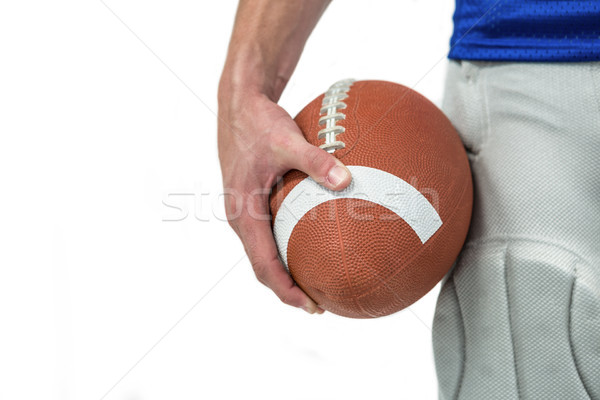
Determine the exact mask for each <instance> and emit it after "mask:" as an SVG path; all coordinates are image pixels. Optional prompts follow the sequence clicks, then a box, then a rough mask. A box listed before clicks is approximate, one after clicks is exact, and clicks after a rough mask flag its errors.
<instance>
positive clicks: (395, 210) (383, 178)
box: [270, 80, 473, 318]
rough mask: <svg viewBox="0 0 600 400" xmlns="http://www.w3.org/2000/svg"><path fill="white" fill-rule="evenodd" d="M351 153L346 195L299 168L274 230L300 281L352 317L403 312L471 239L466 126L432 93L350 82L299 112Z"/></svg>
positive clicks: (321, 142) (285, 190) (275, 208)
mask: <svg viewBox="0 0 600 400" xmlns="http://www.w3.org/2000/svg"><path fill="white" fill-rule="evenodd" d="M295 121H296V123H297V124H298V126H299V127H300V129H301V130H302V132H303V134H304V136H305V137H306V140H308V142H310V143H311V144H313V145H315V146H320V147H321V148H323V149H324V150H325V151H329V152H330V153H332V154H333V155H334V156H335V157H337V158H338V159H340V160H341V161H342V162H343V163H344V164H345V165H346V166H347V167H348V168H349V169H350V171H351V172H352V183H351V184H350V185H349V186H348V187H347V188H346V189H344V190H342V191H340V192H334V191H331V190H328V189H325V188H323V187H322V186H320V185H318V184H317V183H316V182H314V181H313V180H312V179H311V178H309V177H307V175H306V174H304V173H302V172H300V171H297V170H292V171H290V172H288V173H287V174H286V175H285V176H284V177H283V179H282V180H281V182H280V183H279V184H278V185H277V186H276V187H275V188H274V190H273V192H272V194H271V199H270V206H271V214H272V217H273V233H274V236H275V240H276V242H277V247H278V249H279V254H280V256H281V259H282V261H283V263H284V265H285V266H286V267H287V268H288V270H289V272H290V274H291V276H292V278H293V279H294V281H295V282H296V283H297V285H298V286H300V287H301V288H302V290H304V291H305V292H306V293H307V294H308V295H309V296H310V297H311V298H312V299H313V300H315V302H316V303H317V304H319V306H320V307H322V308H323V309H325V310H328V311H331V312H333V313H335V314H339V315H342V316H346V317H352V318H373V317H380V316H384V315H388V314H391V313H394V312H396V311H399V310H401V309H403V308H405V307H407V306H409V305H410V304H412V303H413V302H415V301H416V300H418V299H419V298H421V297H422V296H423V295H425V294H426V293H427V292H428V291H429V290H431V289H432V288H433V287H434V286H435V285H436V283H438V282H439V281H440V280H441V279H442V277H443V276H444V275H445V274H446V273H447V272H448V270H449V269H450V267H451V266H452V264H453V263H454V261H455V260H456V258H457V256H458V254H459V252H460V250H461V247H462V245H463V243H464V240H465V237H466V234H467V230H468V228H469V222H470V218H471V208H472V198H473V188H472V182H471V172H470V169H469V162H468V159H467V155H466V153H465V150H464V148H463V145H462V143H461V141H460V139H459V137H458V134H457V132H456V131H455V129H454V128H453V126H452V124H451V123H450V121H449V120H448V118H446V116H445V115H444V114H443V113H442V112H441V111H440V110H439V109H438V108H437V107H436V106H435V105H434V104H433V103H431V102H430V101H429V100H427V99H426V98H425V97H423V96H422V95H420V94H419V93H417V92H415V91H414V90H412V89H409V88H407V87H405V86H402V85H399V84H396V83H391V82H383V81H352V80H345V81H340V82H338V83H336V84H334V85H333V86H331V87H330V89H329V90H328V91H327V92H326V93H324V94H323V95H321V96H319V97H317V98H316V99H315V100H313V101H312V102H311V103H310V104H308V105H307V106H306V107H305V108H304V109H303V110H302V111H301V112H300V113H299V114H298V116H297V117H296V118H295Z"/></svg>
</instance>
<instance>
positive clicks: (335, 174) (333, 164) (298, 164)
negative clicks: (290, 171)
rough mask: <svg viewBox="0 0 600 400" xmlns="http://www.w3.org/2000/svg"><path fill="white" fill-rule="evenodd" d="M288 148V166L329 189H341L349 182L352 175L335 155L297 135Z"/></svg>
mask: <svg viewBox="0 0 600 400" xmlns="http://www.w3.org/2000/svg"><path fill="white" fill-rule="evenodd" d="M294 142H295V143H293V144H292V146H290V147H289V149H288V151H289V152H288V160H287V161H288V162H287V164H288V166H289V167H290V168H294V169H298V170H300V171H302V172H304V173H306V174H307V175H309V176H310V177H311V178H312V179H313V180H315V181H316V182H317V183H319V184H321V185H323V186H325V187H326V188H328V189H331V190H342V189H344V188H345V187H346V186H348V185H349V184H350V181H351V180H352V175H351V174H350V171H349V170H348V168H346V166H345V165H344V164H343V163H342V162H341V161H340V160H338V159H337V158H336V157H335V156H333V155H331V154H329V153H328V152H326V151H325V150H323V149H321V148H319V147H316V146H313V145H311V144H310V143H308V142H307V141H306V140H305V139H304V138H303V137H299V138H298V139H297V140H295V141H294Z"/></svg>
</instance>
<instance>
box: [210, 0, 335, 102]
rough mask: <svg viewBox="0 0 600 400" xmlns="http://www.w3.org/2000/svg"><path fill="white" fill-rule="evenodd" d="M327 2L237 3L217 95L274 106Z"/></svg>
mask: <svg viewBox="0 0 600 400" xmlns="http://www.w3.org/2000/svg"><path fill="white" fill-rule="evenodd" d="M329 2H330V0H240V3H239V7H238V11H237V15H236V19H235V25H234V28H233V33H232V36H231V42H230V44H229V50H228V54H227V60H226V62H225V68H224V69H223V74H222V76H221V82H220V84H219V94H220V96H219V97H220V98H221V97H222V96H221V94H224V93H227V94H228V95H231V94H232V93H245V92H246V93H261V94H264V95H266V96H268V97H269V98H270V99H271V100H272V101H277V100H278V99H279V97H280V96H281V93H282V92H283V89H284V88H285V85H286V83H287V81H288V80H289V78H290V76H291V75H292V72H293V71H294V68H295V67H296V64H297V63H298V60H299V58H300V54H301V53H302V49H303V48H304V44H305V43H306V40H307V39H308V36H309V35H310V33H311V32H312V30H313V28H314V27H315V25H316V24H317V22H318V20H319V18H320V17H321V15H322V14H323V12H324V11H325V8H326V7H327V5H328V4H329Z"/></svg>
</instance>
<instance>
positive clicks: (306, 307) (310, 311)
mask: <svg viewBox="0 0 600 400" xmlns="http://www.w3.org/2000/svg"><path fill="white" fill-rule="evenodd" d="M301 308H302V309H303V310H304V311H306V312H307V313H309V314H314V313H315V310H314V308H313V307H309V306H302V307H301Z"/></svg>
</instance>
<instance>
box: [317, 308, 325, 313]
mask: <svg viewBox="0 0 600 400" xmlns="http://www.w3.org/2000/svg"><path fill="white" fill-rule="evenodd" d="M324 312H325V310H323V309H322V308H321V307H317V314H323V313H324Z"/></svg>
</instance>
